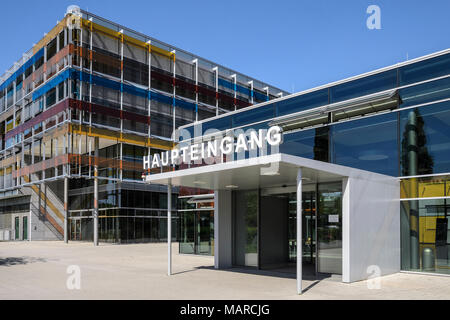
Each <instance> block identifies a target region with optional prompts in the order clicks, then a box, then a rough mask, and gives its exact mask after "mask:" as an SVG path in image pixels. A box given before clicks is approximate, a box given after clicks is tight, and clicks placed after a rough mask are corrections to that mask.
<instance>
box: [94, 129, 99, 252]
mask: <svg viewBox="0 0 450 320" xmlns="http://www.w3.org/2000/svg"><path fill="white" fill-rule="evenodd" d="M94 148H95V151H94V246H98V148H99V138H98V137H96V138H95V140H94Z"/></svg>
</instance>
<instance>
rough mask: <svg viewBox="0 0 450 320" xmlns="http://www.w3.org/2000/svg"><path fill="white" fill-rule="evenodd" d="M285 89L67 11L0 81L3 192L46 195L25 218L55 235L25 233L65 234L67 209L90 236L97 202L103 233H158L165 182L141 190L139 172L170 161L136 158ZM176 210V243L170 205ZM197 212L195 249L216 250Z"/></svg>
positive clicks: (156, 236) (135, 236)
mask: <svg viewBox="0 0 450 320" xmlns="http://www.w3.org/2000/svg"><path fill="white" fill-rule="evenodd" d="M76 11H77V10H76ZM75 14H76V15H77V16H78V17H77V19H74V17H73V15H75ZM78 18H79V19H78ZM73 21H77V23H76V24H73ZM78 22H79V23H78ZM120 30H122V31H123V33H122V32H120ZM194 61H195V62H194ZM216 80H218V81H216ZM250 83H252V84H251V85H250ZM266 88H267V90H266ZM287 93H288V92H285V91H283V90H280V89H277V88H275V87H274V86H271V85H269V84H266V83H263V82H261V81H258V80H256V79H253V78H250V77H248V76H246V75H244V74H242V73H239V72H235V71H233V70H230V69H228V68H226V67H223V66H220V65H217V64H215V63H213V62H211V61H208V60H205V59H203V58H201V57H197V56H195V55H193V54H191V53H189V52H186V51H184V50H181V49H178V48H175V47H173V46H170V45H166V44H164V43H162V42H160V41H158V40H157V39H153V38H151V37H149V36H144V35H142V34H140V33H137V32H135V31H133V30H131V29H128V28H126V27H124V26H120V25H118V24H116V23H113V22H110V21H107V20H105V19H103V18H101V17H99V16H96V15H92V14H90V13H89V12H86V11H83V10H81V11H80V12H76V13H75V12H72V11H71V13H67V14H66V15H65V16H64V18H63V19H62V20H61V22H59V23H58V24H57V25H56V26H55V27H54V28H53V29H52V30H51V31H50V32H49V33H46V35H45V36H44V38H43V39H41V40H40V41H39V42H38V43H37V44H36V45H34V46H33V48H32V49H31V50H29V51H28V52H27V53H26V54H24V55H23V58H22V59H21V60H20V61H18V62H17V63H14V66H13V67H12V68H11V69H10V70H8V72H7V74H5V75H4V76H3V77H2V78H1V80H0V113H2V114H3V115H2V120H1V121H0V138H1V139H0V197H3V196H4V197H9V196H12V195H19V194H21V189H22V188H25V187H29V184H33V187H32V194H33V196H34V197H38V198H39V197H40V196H41V195H42V194H43V195H44V199H42V200H43V201H42V202H43V203H44V205H43V206H42V207H43V211H45V212H43V213H42V214H41V213H40V211H39V210H37V211H36V215H37V217H35V218H30V221H28V223H31V224H33V223H34V222H33V221H41V220H45V222H46V225H47V226H48V228H49V229H50V231H51V232H47V233H45V235H44V237H46V236H47V234H48V237H49V238H48V239H39V237H40V236H42V234H44V233H41V232H36V234H35V235H33V234H32V235H30V236H32V238H33V239H36V240H57V239H59V240H62V239H63V238H64V236H63V232H64V228H63V224H64V216H65V210H66V208H68V210H69V217H70V235H69V236H70V239H71V240H81V241H83V240H86V241H92V238H93V221H94V220H93V219H94V218H93V217H94V214H93V213H94V210H96V209H98V212H99V220H98V225H99V230H98V231H99V232H98V234H99V240H100V241H107V242H114V243H131V242H151V241H165V240H166V238H167V194H166V188H165V187H162V186H153V188H147V187H146V184H145V183H144V182H143V174H144V175H146V174H155V173H160V172H164V171H168V170H173V169H174V168H172V167H165V168H162V169H161V170H159V169H157V170H149V171H146V172H143V171H144V170H143V162H142V158H143V156H146V155H154V154H156V153H161V152H162V151H166V150H170V149H171V148H172V147H173V144H174V142H173V140H172V133H173V130H174V129H176V128H178V127H179V126H181V125H185V124H189V123H192V122H194V121H196V120H204V119H207V118H212V117H214V116H216V114H224V113H226V112H229V111H234V110H238V109H242V108H247V107H249V106H251V105H253V104H255V103H259V102H265V101H269V100H273V99H274V98H275V97H276V96H277V95H278V94H287ZM264 116H265V115H264ZM272 116H273V114H272ZM241 121H242V122H243V123H245V122H248V121H249V119H247V120H246V119H241ZM65 178H68V179H69V187H68V188H67V189H66V188H65V187H64V186H65V182H64V180H65ZM94 180H97V181H98V185H99V193H98V194H96V192H95V190H94V188H93V186H94ZM41 190H44V191H41ZM65 193H67V194H68V198H69V201H68V203H64V202H65V201H66V200H65V198H66V197H65ZM177 196H178V191H177V190H174V194H173V195H172V197H173V199H176V198H177ZM0 201H1V199H0ZM6 202H8V203H9V204H11V203H12V202H13V201H12V200H10V199H9V200H8V199H7V201H6ZM97 204H98V207H97ZM28 205H29V203H28ZM173 208H174V209H175V210H174V215H173V216H174V217H173V223H174V225H173V230H174V231H173V234H174V240H178V239H179V234H180V230H179V227H178V226H179V217H178V213H177V212H176V209H177V203H176V201H174V204H173ZM38 212H39V213H38ZM196 219H197V220H196V221H198V223H199V225H200V231H199V232H197V233H198V234H199V239H200V240H199V241H198V242H199V244H198V248H197V249H195V250H196V251H198V252H200V253H202V254H203V253H205V252H209V253H212V250H211V248H212V246H211V244H210V241H209V240H208V241H206V239H207V238H208V239H209V238H210V236H209V233H208V231H207V228H209V229H210V230H212V228H210V227H209V225H210V223H209V222H207V220H208V221H209V220H211V218H209V216H208V214H206V213H203V212H202V213H201V214H200V216H196ZM195 223H197V222H195ZM1 227H2V225H1V223H0V228H1ZM30 230H31V232H32V233H33V232H34V228H31V229H30ZM197 233H196V234H197ZM206 242H208V244H206Z"/></svg>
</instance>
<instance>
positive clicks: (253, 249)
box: [235, 191, 258, 267]
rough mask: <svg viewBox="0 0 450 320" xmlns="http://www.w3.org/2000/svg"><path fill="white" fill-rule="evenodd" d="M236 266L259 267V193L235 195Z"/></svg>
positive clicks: (250, 192)
mask: <svg viewBox="0 0 450 320" xmlns="http://www.w3.org/2000/svg"><path fill="white" fill-rule="evenodd" d="M235 201H236V205H235V208H236V212H235V230H236V232H235V264H236V265H239V266H253V267H256V266H258V223H257V222H258V191H244V192H236V193H235Z"/></svg>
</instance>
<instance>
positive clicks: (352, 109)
mask: <svg viewBox="0 0 450 320" xmlns="http://www.w3.org/2000/svg"><path fill="white" fill-rule="evenodd" d="M369 95H370V96H369ZM317 107H321V108H320V109H319V108H317ZM314 108H316V109H315V110H313V109H314ZM306 110H310V112H308V113H300V114H296V113H298V112H301V111H306ZM314 112H316V113H314ZM273 114H275V116H272V115H273ZM253 115H254V117H253V118H252V116H253ZM288 115H291V118H286V117H284V118H283V116H288ZM306 115H307V116H306ZM277 117H281V118H277ZM286 119H288V120H289V119H294V120H292V121H291V120H289V121H290V122H288V120H286ZM252 121H253V124H252ZM274 124H276V125H279V126H281V127H282V128H283V129H284V132H283V143H282V144H281V145H280V147H279V152H280V153H286V154H291V155H295V156H299V157H304V158H308V159H314V160H319V161H325V162H330V163H335V164H339V165H344V166H348V167H352V168H358V169H362V170H367V171H371V172H377V173H381V174H386V175H389V176H394V177H401V190H400V192H401V198H402V200H401V239H402V253H401V254H402V269H403V270H413V271H427V272H436V273H449V272H448V270H449V268H450V263H449V255H450V252H449V249H448V248H449V245H448V243H450V240H449V236H450V228H449V225H448V214H447V210H448V204H447V202H448V201H449V198H450V188H449V184H448V175H447V174H448V173H450V135H449V132H450V53H448V52H446V53H443V54H439V55H437V56H434V57H431V58H426V59H423V60H421V61H417V62H412V63H409V64H405V65H402V66H395V67H393V68H391V69H390V70H387V71H382V72H379V73H374V74H371V75H368V76H364V77H360V78H357V79H353V80H350V81H345V82H342V83H340V84H336V85H330V86H329V87H321V88H320V89H317V90H310V91H308V92H307V93H304V94H298V95H295V96H291V97H286V98H282V99H278V100H275V101H273V102H267V103H265V104H264V105H262V106H261V107H260V108H253V109H250V110H243V111H238V112H234V113H231V114H230V115H227V116H223V117H221V118H218V119H212V120H211V121H208V120H206V121H204V122H202V123H200V124H197V128H201V130H198V129H197V130H196V131H197V132H199V133H204V132H205V130H206V129H218V130H226V129H232V128H235V129H236V128H239V129H242V127H244V128H245V129H248V128H253V129H255V130H257V129H259V128H269V126H271V125H274ZM186 129H187V130H189V131H191V132H193V131H194V130H193V126H192V125H191V126H189V127H187V128H186ZM247 156H248V155H247ZM336 192H337V193H336V194H335V196H336V197H335V198H334V200H330V201H327V200H325V199H328V196H326V197H325V196H324V197H321V196H320V194H319V198H318V206H319V207H320V208H319V210H322V212H327V210H328V211H330V213H329V214H328V215H329V216H336V214H333V213H331V212H332V211H333V210H335V209H336V208H337V207H336V206H339V205H341V204H340V203H341V200H340V196H339V195H338V193H339V191H336ZM331 194H334V193H333V192H331ZM336 210H337V209H336ZM334 218H335V217H333V219H334ZM333 221H334V220H333ZM336 221H339V223H340V221H341V217H340V216H339V217H337V220H336ZM325 222H326V217H325V216H323V217H322V216H321V217H319V220H318V224H319V225H320V224H321V223H324V224H325ZM243 223H244V222H243ZM339 223H335V224H331V225H330V226H331V227H333V228H340V227H339ZM325 226H326V227H327V228H328V227H329V226H327V225H326V224H325ZM333 228H328V229H326V230H327V231H326V232H325V231H324V230H325V229H321V228H319V230H318V232H319V235H318V237H319V238H321V237H323V239H328V240H329V239H333V240H330V241H331V242H333V245H335V248H336V250H341V249H340V248H341V247H340V246H341V244H340V243H341V241H342V239H339V238H338V237H335V236H334V235H333V233H332V232H331V230H333ZM327 232H328V233H327ZM330 232H331V233H330ZM291 233H292V232H291ZM289 237H290V238H292V234H291V236H289ZM328 240H327V241H328ZM327 241H321V240H320V239H319V240H318V244H317V245H318V251H319V256H318V260H319V261H318V264H319V269H320V268H321V267H320V259H321V258H320V251H321V249H320V248H321V246H322V248H326V247H327V246H328V245H330V244H329V243H327ZM242 243H244V242H242ZM293 250H294V246H292V248H291V249H290V251H289V252H290V255H293ZM241 251H242V254H241V256H245V255H244V253H245V250H244V249H242V250H241ZM324 256H327V257H329V256H328V255H327V254H325V255H324ZM241 262H242V261H241ZM242 264H244V265H245V263H242ZM327 264H328V265H330V264H329V263H325V265H327ZM323 265H324V263H322V266H323Z"/></svg>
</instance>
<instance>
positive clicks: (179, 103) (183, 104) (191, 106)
mask: <svg viewBox="0 0 450 320" xmlns="http://www.w3.org/2000/svg"><path fill="white" fill-rule="evenodd" d="M175 105H176V106H177V107H180V108H183V109H187V110H195V103H190V102H187V101H184V100H181V99H176V100H175Z"/></svg>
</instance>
